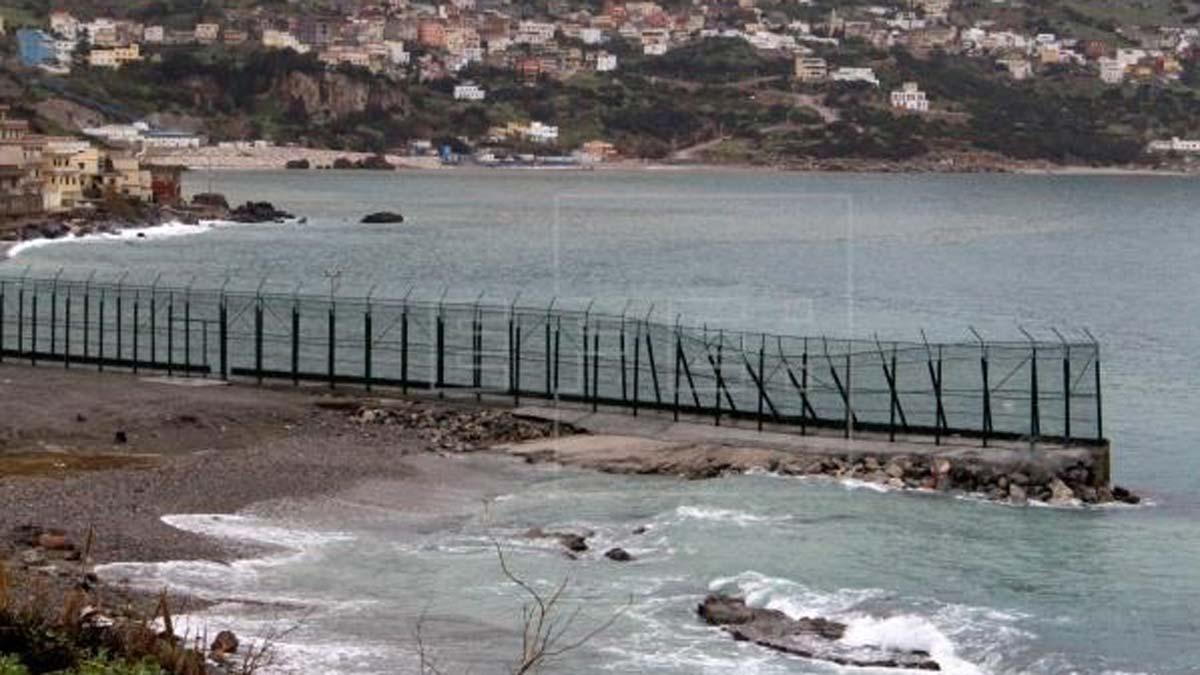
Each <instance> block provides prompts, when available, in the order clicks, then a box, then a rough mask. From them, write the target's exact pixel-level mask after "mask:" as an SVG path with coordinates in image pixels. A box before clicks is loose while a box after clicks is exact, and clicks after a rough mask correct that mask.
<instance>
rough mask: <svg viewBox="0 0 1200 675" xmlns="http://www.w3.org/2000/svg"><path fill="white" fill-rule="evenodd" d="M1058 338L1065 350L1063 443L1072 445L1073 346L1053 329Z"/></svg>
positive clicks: (1063, 364)
mask: <svg viewBox="0 0 1200 675" xmlns="http://www.w3.org/2000/svg"><path fill="white" fill-rule="evenodd" d="M1050 330H1052V331H1054V334H1055V335H1057V336H1058V341H1059V342H1060V343H1061V344H1062V348H1063V361H1062V382H1063V384H1062V387H1063V443H1064V444H1066V445H1070V444H1071V345H1070V343H1068V342H1067V339H1066V338H1065V337H1063V334H1062V333H1060V332H1058V329H1057V328H1053V327H1052V328H1051V329H1050Z"/></svg>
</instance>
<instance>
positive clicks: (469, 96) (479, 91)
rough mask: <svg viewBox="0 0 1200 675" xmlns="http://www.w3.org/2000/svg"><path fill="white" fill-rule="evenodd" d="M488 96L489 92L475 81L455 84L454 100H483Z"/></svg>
mask: <svg viewBox="0 0 1200 675" xmlns="http://www.w3.org/2000/svg"><path fill="white" fill-rule="evenodd" d="M486 97H487V92H486V91H484V89H483V87H481V86H479V85H477V84H475V83H474V82H463V83H462V84H456V85H454V100H456V101H482V100H483V99H484V98H486Z"/></svg>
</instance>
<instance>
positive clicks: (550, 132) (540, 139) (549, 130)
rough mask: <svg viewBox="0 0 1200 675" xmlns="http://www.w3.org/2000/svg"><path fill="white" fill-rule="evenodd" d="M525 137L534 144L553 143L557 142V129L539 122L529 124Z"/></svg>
mask: <svg viewBox="0 0 1200 675" xmlns="http://www.w3.org/2000/svg"><path fill="white" fill-rule="evenodd" d="M525 136H526V137H528V138H529V140H531V141H533V142H534V143H553V142H555V141H557V140H558V127H556V126H551V125H549V124H542V123H541V122H530V123H529V126H528V127H527V128H526V129H525Z"/></svg>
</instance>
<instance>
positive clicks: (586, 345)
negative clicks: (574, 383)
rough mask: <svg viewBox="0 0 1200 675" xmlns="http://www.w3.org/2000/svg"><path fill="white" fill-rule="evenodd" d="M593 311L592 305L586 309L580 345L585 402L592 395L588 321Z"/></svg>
mask: <svg viewBox="0 0 1200 675" xmlns="http://www.w3.org/2000/svg"><path fill="white" fill-rule="evenodd" d="M591 311H592V305H591V303H588V306H587V309H585V310H584V311H583V342H582V343H581V344H580V349H579V351H580V356H581V357H582V359H581V361H582V363H583V378H582V381H583V392H582V393H583V399H584V400H585V401H586V400H587V398H588V394H589V393H591V382H590V381H589V376H590V373H588V366H589V365H590V363H589V361H590V359H589V358H588V349H589V347H590V346H591V345H590V344H589V342H588V320H589V318H590V314H591Z"/></svg>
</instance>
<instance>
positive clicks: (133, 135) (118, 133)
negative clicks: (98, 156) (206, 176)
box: [82, 122, 201, 149]
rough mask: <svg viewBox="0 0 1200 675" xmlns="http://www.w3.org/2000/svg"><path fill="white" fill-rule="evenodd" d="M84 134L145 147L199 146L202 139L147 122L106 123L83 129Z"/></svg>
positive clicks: (174, 147)
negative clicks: (160, 128) (153, 127)
mask: <svg viewBox="0 0 1200 675" xmlns="http://www.w3.org/2000/svg"><path fill="white" fill-rule="evenodd" d="M82 133H83V135H84V136H89V137H91V138H97V139H100V140H103V141H105V142H108V143H117V144H122V145H133V146H138V145H140V146H142V147H144V148H171V149H176V148H198V147H200V144H201V139H200V137H199V136H197V135H195V134H189V133H187V132H183V131H166V130H156V129H151V128H150V125H149V124H146V123H145V122H134V123H133V124H106V125H104V126H101V127H89V128H87V129H83V130H82Z"/></svg>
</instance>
